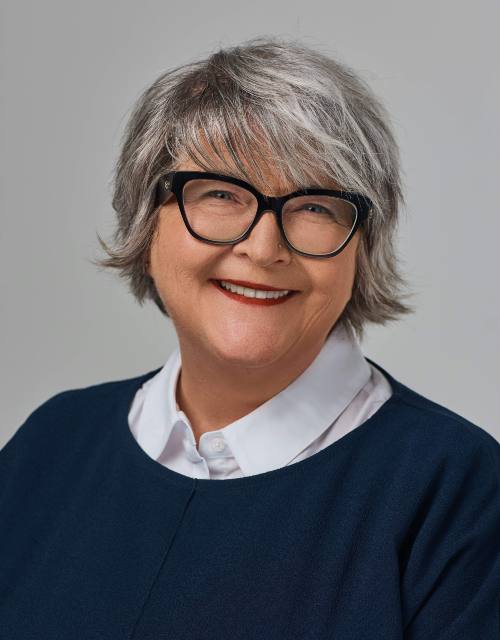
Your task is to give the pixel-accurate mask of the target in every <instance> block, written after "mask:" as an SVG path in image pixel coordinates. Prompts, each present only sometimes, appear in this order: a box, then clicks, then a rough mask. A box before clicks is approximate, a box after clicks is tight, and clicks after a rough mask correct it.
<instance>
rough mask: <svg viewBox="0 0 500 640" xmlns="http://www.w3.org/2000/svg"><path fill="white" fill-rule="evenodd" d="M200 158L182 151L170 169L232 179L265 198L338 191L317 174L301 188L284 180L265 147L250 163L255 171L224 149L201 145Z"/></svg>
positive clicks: (336, 187)
mask: <svg viewBox="0 0 500 640" xmlns="http://www.w3.org/2000/svg"><path fill="white" fill-rule="evenodd" d="M203 155H204V158H201V157H200V155H199V154H198V153H196V151H193V150H191V149H185V150H182V151H181V152H180V154H178V157H177V160H176V162H175V164H174V166H173V168H174V169H176V170H179V171H211V172H213V173H221V174H224V175H229V176H233V177H235V178H239V179H241V180H245V181H246V182H249V183H250V184H252V185H254V186H255V187H256V188H257V189H258V190H259V191H261V192H262V193H264V194H266V195H275V196H280V195H286V194H288V193H292V192H293V191H296V190H298V189H302V188H304V187H313V186H316V187H323V188H328V189H339V188H340V187H339V185H338V183H337V182H336V181H334V180H332V178H327V177H325V176H323V177H321V172H320V171H319V170H318V172H317V174H316V175H315V177H308V178H307V179H306V182H305V183H304V184H297V183H296V182H294V181H292V180H291V179H290V178H288V177H287V175H286V172H285V171H283V170H279V169H278V167H277V163H276V162H275V161H273V160H272V154H271V153H270V152H269V150H268V149H267V150H266V148H265V146H262V147H261V148H260V152H259V154H258V159H257V160H255V154H254V158H253V163H255V162H257V166H258V170H257V171H256V170H255V168H254V164H253V163H252V162H251V161H249V160H248V159H247V158H246V157H245V156H244V155H242V154H238V156H237V159H238V161H235V159H234V157H233V155H232V154H231V153H230V152H229V150H228V149H227V148H225V147H221V148H217V150H216V151H214V149H213V148H212V147H210V146H209V145H208V144H207V143H205V144H203Z"/></svg>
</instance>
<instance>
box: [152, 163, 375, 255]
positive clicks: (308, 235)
mask: <svg viewBox="0 0 500 640" xmlns="http://www.w3.org/2000/svg"><path fill="white" fill-rule="evenodd" d="M172 193H173V194H174V195H175V197H176V200H177V204H178V205H179V209H180V212H181V215H182V219H183V221H184V224H185V225H186V228H187V230H188V231H189V233H190V234H191V235H192V236H193V237H194V238H197V239H198V240H201V241H202V242H207V243H209V244H218V245H223V244H236V243H237V242H241V241H242V240H245V239H246V238H248V236H249V235H250V233H251V232H252V229H253V228H254V227H255V225H256V224H257V223H258V221H259V220H260V218H261V216H262V215H263V214H264V212H265V211H273V212H274V214H275V216H276V220H277V223H278V227H279V229H280V231H281V235H282V237H283V239H284V241H285V243H286V245H287V247H288V248H289V249H291V250H292V251H295V252H296V253H298V254H299V255H302V256H307V257H311V258H330V257H333V256H336V255H337V254H339V253H340V252H341V251H342V250H343V249H344V248H345V247H346V246H347V244H348V242H349V241H350V239H351V238H352V237H353V235H354V234H355V232H356V230H357V229H358V227H359V226H360V225H361V224H362V223H363V222H364V221H365V220H366V219H367V218H368V215H369V213H370V210H371V208H372V202H371V201H370V200H369V199H368V198H367V197H366V196H363V195H361V194H359V193H353V192H350V191H335V190H331V189H321V188H316V187H311V188H307V189H303V190H300V191H294V192H293V193H289V194H288V195H285V196H280V197H273V196H266V195H264V194H262V193H260V191H258V190H257V189H256V188H255V187H254V186H253V185H251V184H249V183H248V182H245V181H243V180H240V179H239V178H234V177H232V176H226V175H222V174H219V173H206V172H204V171H171V172H170V173H167V174H166V175H163V176H161V178H160V179H159V181H158V185H157V191H156V201H155V206H160V205H162V204H163V203H164V202H165V201H166V200H167V199H168V198H169V197H170V195H171V194H172Z"/></svg>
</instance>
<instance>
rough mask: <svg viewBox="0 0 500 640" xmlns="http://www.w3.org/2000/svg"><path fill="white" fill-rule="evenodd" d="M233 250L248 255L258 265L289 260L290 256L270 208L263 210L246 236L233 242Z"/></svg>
mask: <svg viewBox="0 0 500 640" xmlns="http://www.w3.org/2000/svg"><path fill="white" fill-rule="evenodd" d="M233 251H234V252H235V253H236V254H239V255H244V254H246V255H248V257H249V258H251V260H252V261H253V262H255V263H257V264H259V265H260V266H265V265H267V264H271V263H273V262H276V261H284V262H289V260H290V257H291V256H290V251H289V250H288V247H287V246H286V245H285V241H284V238H283V237H282V235H281V231H280V228H279V226H278V220H277V217H276V214H275V212H274V211H273V210H272V209H268V210H266V211H264V212H263V214H262V216H261V218H260V220H259V221H258V222H257V224H256V225H255V227H254V228H253V229H252V231H251V232H250V235H249V236H248V238H246V240H242V241H241V242H238V243H237V244H235V245H234V246H233Z"/></svg>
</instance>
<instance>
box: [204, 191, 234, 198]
mask: <svg viewBox="0 0 500 640" xmlns="http://www.w3.org/2000/svg"><path fill="white" fill-rule="evenodd" d="M206 195H207V196H213V197H214V198H216V199H217V200H227V199H229V200H231V199H233V198H234V195H233V194H232V193H230V192H229V191H222V190H220V189H218V190H216V191H208V192H207V194H206ZM220 196H222V197H220ZM226 196H227V197H226Z"/></svg>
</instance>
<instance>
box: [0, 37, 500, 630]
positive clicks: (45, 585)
mask: <svg viewBox="0 0 500 640" xmlns="http://www.w3.org/2000/svg"><path fill="white" fill-rule="evenodd" d="M399 172H400V169H399V160H398V151H397V146H396V143H395V140H394V138H393V136H392V134H391V130H390V126H389V124H388V116H387V114H386V113H385V111H384V109H383V107H382V106H381V105H380V104H379V102H378V101H377V99H376V98H375V97H374V96H373V94H372V92H371V91H370V89H369V88H368V87H367V86H365V84H364V83H363V82H362V81H361V80H360V79H359V78H358V77H357V76H356V74H355V73H354V72H353V71H352V70H350V69H349V68H347V67H346V66H344V65H343V64H340V63H339V62H336V61H334V60H332V59H330V58H328V57H326V56H324V55H322V54H320V53H318V52H316V51H314V50H311V49H308V48H306V47H304V46H302V45H301V44H299V43H296V42H285V41H279V40H274V39H256V40H254V41H250V42H247V43H244V44H243V45H242V46H239V47H233V48H228V49H222V50H220V51H218V52H216V53H215V54H213V55H211V56H210V57H209V58H208V59H207V60H201V61H198V62H194V63H192V64H188V65H184V66H182V67H179V68H177V69H174V70H172V71H168V72H166V73H165V74H163V75H161V76H160V77H159V78H158V79H157V80H156V81H155V82H154V83H153V84H152V85H151V87H149V88H148V89H147V90H146V91H145V92H144V94H143V95H142V96H141V98H140V100H139V101H138V103H137V105H136V108H135V110H134V111H133V113H132V115H131V118H130V122H129V124H128V128H127V131H126V135H125V139H124V143H123V148H122V151H121V155H120V158H119V161H118V164H117V172H116V183H115V194H114V200H113V206H114V208H115V210H116V212H117V214H118V227H117V231H116V235H115V238H114V240H115V244H114V246H112V247H111V246H108V245H107V244H106V243H105V242H104V241H103V240H100V241H101V244H102V246H103V247H104V248H105V250H106V251H107V253H108V257H107V258H106V259H103V260H101V261H99V264H102V265H104V266H108V267H111V268H116V269H118V270H119V272H120V274H121V275H122V276H124V277H126V278H127V279H128V281H129V283H130V286H131V289H132V292H133V293H134V295H135V296H136V298H137V299H138V300H139V301H140V302H142V301H144V300H146V299H152V300H154V302H155V303H156V305H157V306H158V308H159V309H160V311H161V312H162V313H163V314H164V315H165V316H166V317H170V318H171V319H172V322H173V324H174V327H175V330H176V334H177V336H178V346H177V347H176V349H175V350H174V351H173V352H172V354H171V356H170V358H169V359H168V361H167V363H166V364H165V366H163V367H161V368H159V369H155V370H152V371H149V372H147V373H144V374H143V375H140V376H137V377H134V378H128V379H122V380H118V381H112V382H105V383H99V384H95V385H93V386H91V387H87V388H82V389H72V390H66V391H62V392H61V393H58V394H57V395H55V396H54V397H52V398H50V399H49V400H47V401H46V402H45V403H43V404H42V405H41V406H40V407H38V408H37V409H36V410H35V411H33V413H32V414H31V415H30V416H29V417H28V418H27V420H26V421H25V423H24V424H23V425H22V426H21V428H19V429H18V431H17V432H16V434H15V435H14V437H13V438H12V439H11V440H10V441H9V442H8V443H7V445H6V446H5V447H4V449H3V450H2V452H1V453H0V463H1V464H0V476H1V477H0V482H1V484H0V487H1V493H0V518H1V522H2V525H1V538H0V543H1V545H0V546H1V549H2V556H1V558H2V560H1V568H2V571H1V572H0V629H2V636H1V637H2V638H4V639H5V640H7V639H9V640H10V639H12V638H16V639H17V638H19V639H21V638H22V639H27V638H51V639H52V638H65V639H66V638H71V639H72V640H77V639H79V638H82V639H83V638H84V639H85V640H91V639H96V640H97V639H98V638H99V639H100V640H102V639H108V638H109V639H113V640H117V639H122V638H123V639H124V640H125V639H127V640H131V639H137V640H139V639H140V640H148V639H155V640H160V639H167V638H168V639H170V638H171V639H175V640H182V639H184V638H186V639H187V638H191V639H198V638H199V639H203V640H210V639H215V638H217V639H218V640H221V639H225V638H238V639H242V640H243V639H257V638H258V639H263V638H265V639H277V638H280V639H286V640H289V639H292V638H297V639H298V638H300V639H311V640H312V639H313V638H314V639H316V640H319V639H320V638H321V639H323V638H324V639H326V638H335V639H336V640H347V639H349V640H354V639H357V640H368V639H369V640H395V639H399V638H404V639H411V640H420V639H421V640H424V639H425V640H451V639H452V638H453V639H454V640H459V639H460V640H465V639H467V640H472V639H477V640H479V639H481V640H493V639H495V640H498V637H499V636H498V633H499V626H500V618H499V611H500V608H499V599H500V554H499V543H498V541H499V537H500V536H499V534H500V489H499V476H500V446H499V443H498V442H497V441H496V440H495V439H494V438H493V437H492V436H491V435H490V434H488V433H487V432H486V431H485V430H483V429H482V428H480V427H479V426H477V425H474V424H472V423H471V422H469V421H467V420H466V419H465V418H463V417H461V416H459V415H457V414H456V413H454V412H452V411H451V410H449V409H447V408H445V407H443V406H441V405H439V404H437V403H435V402H433V401H431V400H430V399H428V398H425V397H423V396H422V395H419V394H418V393H416V392H415V391H413V390H411V389H410V388H408V387H406V386H405V385H403V384H402V383H401V382H399V381H398V380H397V379H396V378H394V377H393V376H392V375H390V374H389V373H388V372H387V371H386V370H385V369H383V368H382V367H381V366H380V365H379V364H376V363H375V362H373V361H371V360H370V359H368V358H365V357H364V356H363V354H362V352H361V350H360V346H359V343H358V340H359V339H361V338H362V336H363V328H364V326H365V324H366V323H368V322H372V323H376V324H386V323H387V322H388V321H389V320H394V319H396V318H398V317H400V316H402V315H404V314H406V313H409V312H410V311H411V310H412V309H411V307H410V306H408V305H407V304H406V303H404V302H403V299H404V297H405V296H406V295H408V294H404V293H403V292H402V289H403V287H404V285H405V282H404V279H403V277H402V276H401V274H400V273H399V272H398V268H397V263H396V258H395V251H394V244H393V238H394V232H395V230H396V224H397V221H398V212H399V208H400V205H401V203H402V193H401V187H400V173H399ZM214 480H219V482H216V481H214Z"/></svg>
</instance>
